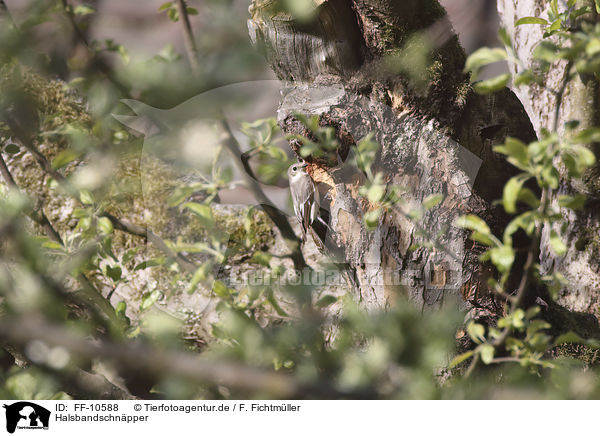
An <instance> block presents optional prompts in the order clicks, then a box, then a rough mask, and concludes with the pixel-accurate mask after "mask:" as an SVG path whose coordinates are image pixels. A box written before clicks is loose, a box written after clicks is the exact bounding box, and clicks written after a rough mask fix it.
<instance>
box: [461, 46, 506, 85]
mask: <svg viewBox="0 0 600 436" xmlns="http://www.w3.org/2000/svg"><path fill="white" fill-rule="evenodd" d="M506 58H507V54H506V50H505V49H503V48H488V47H483V48H480V49H479V50H476V51H475V52H474V53H472V54H471V55H470V56H469V57H468V58H467V62H466V63H465V71H471V72H472V73H473V79H476V78H477V76H478V74H479V71H480V70H481V69H482V68H483V67H485V66H486V65H489V64H493V63H495V62H500V61H504V60H506Z"/></svg>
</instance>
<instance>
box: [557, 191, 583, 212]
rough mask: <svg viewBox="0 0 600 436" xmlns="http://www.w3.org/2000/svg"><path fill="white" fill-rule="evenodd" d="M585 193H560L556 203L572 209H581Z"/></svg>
mask: <svg viewBox="0 0 600 436" xmlns="http://www.w3.org/2000/svg"><path fill="white" fill-rule="evenodd" d="M586 200H587V199H586V197H585V195H581V194H577V195H576V196H575V197H571V196H569V195H561V196H559V197H558V204H559V205H560V206H561V207H566V208H569V209H573V210H582V209H583V206H584V205H585V202H586Z"/></svg>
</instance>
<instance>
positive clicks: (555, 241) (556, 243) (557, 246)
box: [550, 230, 568, 256]
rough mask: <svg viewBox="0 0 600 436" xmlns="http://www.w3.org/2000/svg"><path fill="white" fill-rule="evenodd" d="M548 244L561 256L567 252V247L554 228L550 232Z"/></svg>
mask: <svg viewBox="0 0 600 436" xmlns="http://www.w3.org/2000/svg"><path fill="white" fill-rule="evenodd" d="M550 246H551V247H552V249H553V250H554V252H555V253H556V254H557V255H559V256H563V255H564V254H565V253H566V252H567V248H568V247H567V245H566V244H565V243H564V242H563V240H562V239H561V238H560V236H559V235H558V233H556V231H555V230H552V232H551V233H550Z"/></svg>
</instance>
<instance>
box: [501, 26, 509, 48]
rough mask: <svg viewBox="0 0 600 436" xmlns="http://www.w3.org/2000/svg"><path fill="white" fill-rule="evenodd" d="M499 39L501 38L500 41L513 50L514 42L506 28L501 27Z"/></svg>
mask: <svg viewBox="0 0 600 436" xmlns="http://www.w3.org/2000/svg"><path fill="white" fill-rule="evenodd" d="M498 38H500V41H502V43H503V44H504V45H505V46H507V47H510V48H512V40H511V39H510V35H509V34H508V31H507V30H506V29H505V28H504V27H501V28H500V30H499V31H498Z"/></svg>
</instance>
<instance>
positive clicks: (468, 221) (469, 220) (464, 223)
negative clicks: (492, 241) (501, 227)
mask: <svg viewBox="0 0 600 436" xmlns="http://www.w3.org/2000/svg"><path fill="white" fill-rule="evenodd" d="M455 224H456V226H457V227H461V228H463V229H469V230H473V231H475V232H479V233H482V234H484V235H491V234H492V231H491V230H490V228H489V226H488V225H487V224H486V222H485V221H484V220H482V219H481V218H479V217H478V216H476V215H464V216H461V217H459V218H458V219H457V220H456V222H455Z"/></svg>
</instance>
